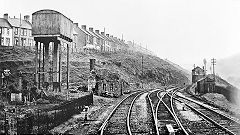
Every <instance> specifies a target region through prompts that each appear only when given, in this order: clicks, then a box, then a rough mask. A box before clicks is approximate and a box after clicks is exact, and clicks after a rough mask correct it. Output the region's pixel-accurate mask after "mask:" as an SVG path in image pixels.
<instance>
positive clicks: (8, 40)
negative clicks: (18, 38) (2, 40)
mask: <svg viewBox="0 0 240 135" xmlns="http://www.w3.org/2000/svg"><path fill="white" fill-rule="evenodd" d="M9 45H10V38H6V46H9Z"/></svg>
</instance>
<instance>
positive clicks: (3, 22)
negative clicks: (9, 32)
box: [0, 18, 12, 28]
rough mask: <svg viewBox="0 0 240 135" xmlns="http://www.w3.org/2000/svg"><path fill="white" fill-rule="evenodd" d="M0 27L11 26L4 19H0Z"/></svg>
mask: <svg viewBox="0 0 240 135" xmlns="http://www.w3.org/2000/svg"><path fill="white" fill-rule="evenodd" d="M0 27H4V28H11V27H12V26H11V24H10V23H9V22H8V21H7V20H6V19H4V18H0Z"/></svg>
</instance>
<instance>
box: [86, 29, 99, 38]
mask: <svg viewBox="0 0 240 135" xmlns="http://www.w3.org/2000/svg"><path fill="white" fill-rule="evenodd" d="M88 32H89V33H90V34H91V35H92V36H94V37H97V38H98V36H97V35H96V34H95V33H94V32H92V31H90V30H88Z"/></svg>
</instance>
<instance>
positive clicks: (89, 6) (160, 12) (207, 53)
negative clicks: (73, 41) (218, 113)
mask: <svg viewBox="0 0 240 135" xmlns="http://www.w3.org/2000/svg"><path fill="white" fill-rule="evenodd" d="M42 9H52V10H57V11H59V12H61V13H62V14H64V15H65V16H67V17H68V18H70V19H71V20H72V21H73V22H76V23H79V25H87V27H93V28H94V29H99V30H100V31H103V30H104V28H105V31H106V33H110V34H111V35H114V36H117V37H119V38H121V37H122V35H123V38H124V39H125V40H130V41H133V40H134V42H136V43H139V44H141V45H142V46H143V47H146V46H147V48H148V49H149V50H151V51H153V52H154V53H155V54H156V55H157V56H159V57H160V58H162V59H168V60H170V61H172V62H174V63H176V64H178V65H180V66H182V67H183V68H185V69H187V70H189V71H190V70H191V69H192V68H193V65H194V64H196V66H197V65H199V66H200V67H202V66H203V59H204V58H206V59H207V64H208V65H210V59H211V58H216V59H217V60H218V59H222V58H225V57H229V56H232V55H234V54H237V53H240V1H238V0H68V1H66V0H38V1H37V0H0V15H2V16H3V14H4V13H8V14H9V16H10V17H13V16H16V17H19V16H20V13H21V15H22V16H24V15H31V14H32V13H33V12H35V11H38V10H42Z"/></svg>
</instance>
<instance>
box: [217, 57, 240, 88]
mask: <svg viewBox="0 0 240 135" xmlns="http://www.w3.org/2000/svg"><path fill="white" fill-rule="evenodd" d="M239 67H240V54H236V55H234V56H231V57H228V58H224V59H220V60H218V61H217V66H216V69H217V73H218V74H219V75H220V76H222V77H223V78H224V79H226V80H227V81H229V82H230V83H232V84H233V85H235V86H236V87H238V88H240V68H239Z"/></svg>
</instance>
